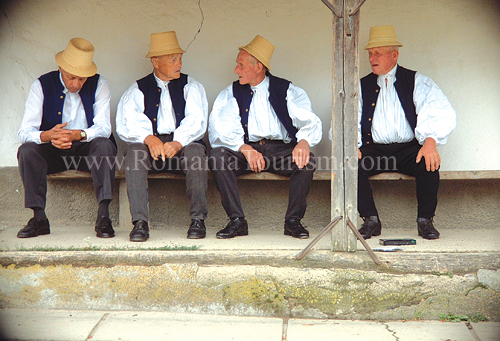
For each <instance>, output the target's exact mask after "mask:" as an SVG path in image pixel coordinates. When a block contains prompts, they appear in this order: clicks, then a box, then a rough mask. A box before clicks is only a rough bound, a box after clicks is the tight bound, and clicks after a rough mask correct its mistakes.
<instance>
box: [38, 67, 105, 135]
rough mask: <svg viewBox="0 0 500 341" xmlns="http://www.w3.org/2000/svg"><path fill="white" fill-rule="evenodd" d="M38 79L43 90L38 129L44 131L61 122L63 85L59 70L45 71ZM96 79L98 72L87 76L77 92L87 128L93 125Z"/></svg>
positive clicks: (97, 79) (64, 96) (63, 97)
mask: <svg viewBox="0 0 500 341" xmlns="http://www.w3.org/2000/svg"><path fill="white" fill-rule="evenodd" d="M38 79H39V80H40V84H41V85H42V92H43V115H42V123H41V125H40V130H42V131H46V130H50V129H52V128H53V127H54V126H55V125H56V124H61V123H62V112H63V107H64V99H65V98H66V95H65V94H64V92H63V90H64V85H63V84H62V83H61V79H60V78H59V71H52V72H49V73H46V74H44V75H42V76H40V78H38ZM98 81H99V75H98V74H96V75H94V76H92V77H89V78H87V81H86V82H85V84H83V86H82V88H81V90H80V91H79V92H78V94H79V95H80V98H81V100H82V104H83V108H84V109H85V117H86V119H87V126H88V127H89V128H90V127H91V126H92V125H94V103H95V93H96V90H97V83H98Z"/></svg>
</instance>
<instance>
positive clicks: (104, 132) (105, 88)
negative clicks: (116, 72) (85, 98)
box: [72, 76, 111, 142]
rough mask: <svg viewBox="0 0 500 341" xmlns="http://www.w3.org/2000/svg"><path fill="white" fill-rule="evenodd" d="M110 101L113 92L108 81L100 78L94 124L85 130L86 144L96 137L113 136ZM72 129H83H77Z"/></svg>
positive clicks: (96, 95)
mask: <svg viewBox="0 0 500 341" xmlns="http://www.w3.org/2000/svg"><path fill="white" fill-rule="evenodd" d="M110 100H111V92H110V91H109V85H108V81H107V80H106V79H105V78H104V77H102V76H99V82H98V83H97V90H96V94H95V102H94V124H93V125H92V126H91V127H89V128H86V129H85V133H86V134H87V138H86V140H85V141H86V142H90V141H92V140H93V139H95V138H96V137H106V138H108V137H110V136H111V121H110V107H109V101H110ZM84 114H85V112H84ZM72 129H81V128H76V127H75V128H72Z"/></svg>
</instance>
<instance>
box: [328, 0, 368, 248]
mask: <svg viewBox="0 0 500 341" xmlns="http://www.w3.org/2000/svg"><path fill="white" fill-rule="evenodd" d="M323 2H324V3H325V4H326V3H327V2H328V4H327V6H328V7H330V9H332V12H333V13H334V16H333V17H334V19H333V31H334V40H333V108H332V111H333V112H332V128H333V129H332V130H333V139H332V172H333V173H334V174H335V176H333V177H332V182H331V186H332V187H331V188H332V191H331V193H332V212H331V216H332V220H333V219H335V218H336V217H339V216H341V217H343V219H341V220H340V222H339V223H338V224H337V225H336V226H335V227H334V228H333V229H332V251H350V252H354V251H356V249H357V242H356V236H355V235H354V234H353V232H352V231H351V230H350V228H349V226H348V225H347V221H348V219H350V220H351V221H353V222H356V221H357V162H358V147H357V141H358V105H359V71H358V33H359V8H360V7H361V5H362V4H363V3H364V0H335V3H334V4H333V5H332V4H330V3H329V1H327V0H323ZM339 15H340V17H339Z"/></svg>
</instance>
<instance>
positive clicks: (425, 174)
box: [358, 140, 439, 218]
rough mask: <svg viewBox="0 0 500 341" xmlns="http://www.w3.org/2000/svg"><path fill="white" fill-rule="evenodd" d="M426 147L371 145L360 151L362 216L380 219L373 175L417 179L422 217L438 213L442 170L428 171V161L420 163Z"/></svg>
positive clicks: (364, 146) (418, 199)
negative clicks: (422, 152)
mask: <svg viewBox="0 0 500 341" xmlns="http://www.w3.org/2000/svg"><path fill="white" fill-rule="evenodd" d="M421 147H422V146H421V145H420V144H419V143H418V142H417V140H413V141H411V142H407V143H394V144H376V143H373V144H368V145H363V146H362V147H361V148H360V150H361V154H362V158H361V160H359V162H358V212H359V215H360V216H362V217H368V216H378V212H377V208H376V207H375V202H374V201H373V193H372V189H371V186H370V182H369V180H368V177H369V176H372V175H375V174H379V173H384V172H398V173H403V174H407V175H411V176H414V177H415V180H416V185H417V202H418V217H420V218H432V217H434V214H435V212H436V206H437V194H438V189H439V171H434V172H431V171H427V169H426V168H425V159H424V158H422V160H420V163H416V162H415V160H416V158H417V154H418V152H419V150H420V148H421Z"/></svg>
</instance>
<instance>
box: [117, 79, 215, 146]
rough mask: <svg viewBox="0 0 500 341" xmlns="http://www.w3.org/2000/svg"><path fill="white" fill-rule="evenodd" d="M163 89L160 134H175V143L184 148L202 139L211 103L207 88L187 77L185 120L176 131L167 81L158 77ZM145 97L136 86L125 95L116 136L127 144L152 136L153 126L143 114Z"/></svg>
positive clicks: (120, 107)
mask: <svg viewBox="0 0 500 341" xmlns="http://www.w3.org/2000/svg"><path fill="white" fill-rule="evenodd" d="M155 79H156V83H157V85H158V87H159V88H160V89H161V96H160V105H159V107H158V117H157V121H156V122H157V130H158V133H159V134H171V133H174V138H173V140H174V141H177V142H179V143H180V144H181V145H182V146H185V145H187V144H189V143H191V142H193V141H196V140H199V139H201V138H203V135H205V131H206V130H207V120H208V101H207V95H206V93H205V88H204V87H203V85H201V83H200V82H198V81H197V80H196V79H194V78H192V77H189V76H188V82H187V84H186V86H185V87H184V99H185V100H186V109H185V116H184V119H183V120H182V122H181V123H180V125H179V127H178V128H175V125H176V121H175V113H174V109H173V107H172V100H171V99H170V92H169V90H168V83H169V82H168V81H167V82H164V81H162V80H161V79H159V78H158V77H156V75H155ZM144 109H145V108H144V94H143V93H142V91H141V90H139V86H138V85H137V82H134V83H133V84H132V85H131V86H130V87H129V88H128V89H127V90H126V91H125V92H124V93H123V95H122V97H121V98H120V102H119V103H118V108H117V112H116V132H117V134H118V136H120V138H121V139H122V140H123V141H125V142H128V143H136V142H140V143H144V140H145V139H146V137H148V136H149V135H153V124H152V122H151V120H150V119H149V118H148V117H147V116H146V114H145V113H144Z"/></svg>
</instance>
